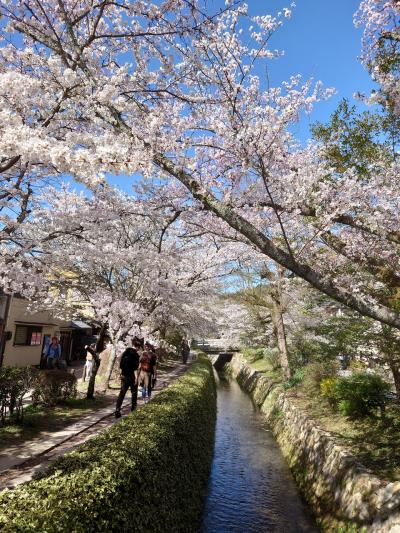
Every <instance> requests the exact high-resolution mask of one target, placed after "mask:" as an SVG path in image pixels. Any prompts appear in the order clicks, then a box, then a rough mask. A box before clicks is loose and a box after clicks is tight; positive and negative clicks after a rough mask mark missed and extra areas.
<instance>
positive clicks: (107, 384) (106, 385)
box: [104, 343, 117, 389]
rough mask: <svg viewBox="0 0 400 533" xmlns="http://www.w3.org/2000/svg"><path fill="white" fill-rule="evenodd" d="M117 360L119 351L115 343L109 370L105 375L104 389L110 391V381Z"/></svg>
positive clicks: (112, 348) (109, 361) (112, 347)
mask: <svg viewBox="0 0 400 533" xmlns="http://www.w3.org/2000/svg"><path fill="white" fill-rule="evenodd" d="M116 359H117V349H116V346H115V344H114V343H113V344H112V346H111V352H110V358H109V360H108V366H107V370H106V373H105V375H104V388H105V389H108V387H109V385H110V380H111V376H112V372H113V369H114V365H115V360H116Z"/></svg>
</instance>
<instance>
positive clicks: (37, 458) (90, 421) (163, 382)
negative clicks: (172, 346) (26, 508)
mask: <svg viewBox="0 0 400 533" xmlns="http://www.w3.org/2000/svg"><path fill="white" fill-rule="evenodd" d="M173 364H174V368H173V369H172V370H170V371H168V372H165V373H163V372H159V373H158V380H157V385H156V388H155V389H154V390H153V394H152V397H155V396H157V395H158V394H159V393H160V392H161V391H162V390H163V389H165V388H166V387H168V386H169V385H170V384H171V383H172V382H173V381H175V379H176V378H177V377H179V376H181V375H182V374H183V373H184V372H185V370H186V368H187V366H188V365H183V364H181V363H179V362H176V361H174V362H173ZM143 405H144V402H143V400H142V398H140V397H138V404H137V408H138V409H140V408H141V407H143ZM110 411H111V412H110ZM121 412H122V415H127V414H129V413H130V393H129V391H128V393H127V395H126V398H125V401H124V403H123V406H122V409H121ZM121 420H123V417H122V418H120V419H115V417H114V411H113V410H112V408H110V407H108V408H105V409H101V410H99V411H97V412H95V413H93V414H91V415H89V416H87V417H85V418H84V419H82V421H80V422H77V423H75V424H72V425H71V426H68V427H66V428H64V429H63V430H61V431H59V432H56V434H54V435H53V436H52V438H51V439H49V441H47V442H48V446H47V447H45V449H43V442H41V446H39V447H38V450H37V453H35V450H33V451H32V450H31V449H29V451H28V453H29V455H31V456H30V457H29V458H28V459H22V461H20V462H19V464H13V458H12V457H10V468H7V469H3V471H2V472H0V491H1V490H4V489H5V488H12V487H15V486H17V485H20V484H21V483H25V482H27V481H30V480H31V479H32V477H33V476H34V475H35V474H36V473H37V472H40V471H42V470H44V469H46V468H47V467H48V466H49V465H50V463H52V462H53V461H54V460H55V459H57V458H58V457H60V456H61V455H65V454H66V453H68V452H70V451H72V450H73V449H74V448H75V447H77V446H78V445H80V444H83V443H84V442H86V441H87V440H89V439H90V438H91V437H93V436H95V435H97V434H98V433H99V432H100V431H102V430H104V429H106V428H108V427H110V426H112V425H113V424H116V423H118V422H120V421H121ZM29 444H30V443H24V444H21V446H20V448H21V452H22V453H23V452H24V451H25V450H24V449H23V448H24V447H25V448H28V447H29ZM31 447H32V446H31ZM16 448H19V447H18V446H17V447H16ZM17 462H18V461H17Z"/></svg>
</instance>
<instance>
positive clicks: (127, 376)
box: [115, 340, 157, 418]
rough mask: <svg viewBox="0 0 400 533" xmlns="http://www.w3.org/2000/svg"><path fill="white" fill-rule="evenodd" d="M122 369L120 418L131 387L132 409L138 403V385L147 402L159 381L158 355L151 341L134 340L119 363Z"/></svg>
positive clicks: (119, 399)
mask: <svg viewBox="0 0 400 533" xmlns="http://www.w3.org/2000/svg"><path fill="white" fill-rule="evenodd" d="M119 367H120V370H121V390H120V392H119V395H118V399H117V405H116V408H115V417H116V418H120V416H121V406H122V402H123V401H124V398H125V395H126V393H127V392H128V390H129V389H131V392H132V405H131V410H132V411H134V410H135V409H136V405H137V396H138V387H139V386H140V387H141V391H142V398H143V400H144V401H145V402H147V401H148V400H149V399H150V398H151V391H152V389H153V387H154V385H155V383H156V381H157V355H156V352H155V348H154V346H153V345H152V344H151V343H150V342H145V343H144V344H142V343H141V342H140V340H134V341H133V342H132V347H129V348H126V350H125V351H124V352H123V354H122V356H121V360H120V364H119Z"/></svg>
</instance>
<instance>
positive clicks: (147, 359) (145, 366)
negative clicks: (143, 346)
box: [140, 352, 153, 372]
mask: <svg viewBox="0 0 400 533" xmlns="http://www.w3.org/2000/svg"><path fill="white" fill-rule="evenodd" d="M140 368H141V370H143V372H151V371H152V370H153V365H152V360H151V355H150V354H149V352H143V354H142V357H141V358H140Z"/></svg>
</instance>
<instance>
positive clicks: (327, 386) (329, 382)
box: [320, 378, 338, 406]
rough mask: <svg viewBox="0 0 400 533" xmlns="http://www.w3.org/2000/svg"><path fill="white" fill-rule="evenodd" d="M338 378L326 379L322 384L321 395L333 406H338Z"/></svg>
mask: <svg viewBox="0 0 400 533" xmlns="http://www.w3.org/2000/svg"><path fill="white" fill-rule="evenodd" d="M337 382H338V379H337V378H324V379H323V380H322V381H321V383H320V389H321V394H322V396H324V398H326V399H327V400H328V402H329V403H330V404H331V405H332V406H336V405H337V401H338V398H337V394H336V385H337Z"/></svg>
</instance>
